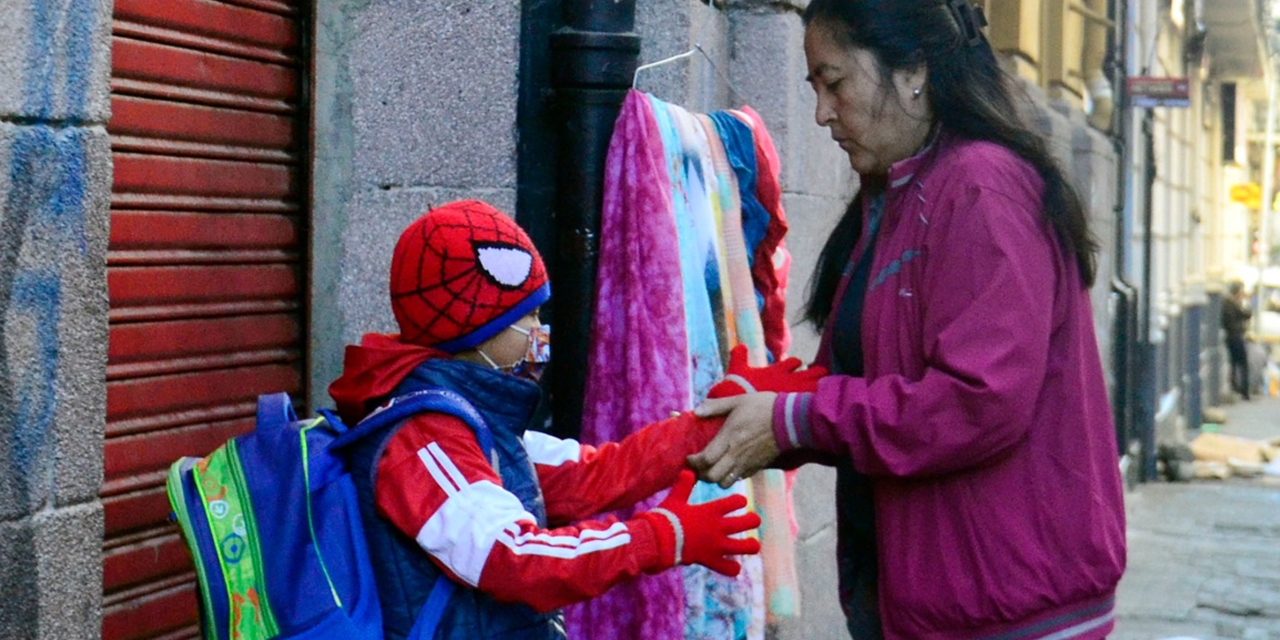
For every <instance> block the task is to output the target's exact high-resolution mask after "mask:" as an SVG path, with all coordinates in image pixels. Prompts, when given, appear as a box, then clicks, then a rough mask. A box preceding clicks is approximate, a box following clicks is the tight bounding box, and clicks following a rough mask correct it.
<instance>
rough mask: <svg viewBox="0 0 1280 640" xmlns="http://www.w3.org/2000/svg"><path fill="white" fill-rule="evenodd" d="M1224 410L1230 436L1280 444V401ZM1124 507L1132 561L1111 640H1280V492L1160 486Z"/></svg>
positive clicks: (1248, 483) (1261, 484) (1130, 497)
mask: <svg viewBox="0 0 1280 640" xmlns="http://www.w3.org/2000/svg"><path fill="white" fill-rule="evenodd" d="M1224 408H1225V409H1226V412H1227V416H1228V419H1227V421H1226V423H1225V424H1223V425H1222V432H1223V433H1226V434H1229V435H1236V436H1242V437H1246V438H1254V439H1265V438H1271V437H1275V436H1280V399H1276V398H1268V397H1262V398H1256V399H1254V400H1253V401H1251V402H1241V403H1237V404H1234V405H1228V406H1226V407H1224ZM1125 500H1126V503H1127V512H1128V532H1129V536H1128V537H1129V562H1128V569H1127V570H1126V572H1125V576H1124V579H1123V580H1122V581H1121V582H1120V591H1119V595H1118V597H1117V602H1116V616H1117V623H1116V629H1115V631H1114V632H1113V633H1112V634H1111V636H1110V638H1109V640H1159V639H1162V638H1170V637H1174V636H1189V637H1192V638H1197V639H1198V640H1220V639H1221V640H1225V639H1228V638H1231V639H1235V638H1241V639H1244V640H1280V484H1273V483H1271V482H1270V481H1264V480H1262V479H1242V478H1232V479H1230V480H1225V481H1223V480H1196V481H1193V482H1189V483H1167V482H1156V483H1151V484H1146V485H1140V486H1138V487H1137V488H1135V489H1133V490H1132V491H1130V492H1128V494H1127V495H1126V496H1125Z"/></svg>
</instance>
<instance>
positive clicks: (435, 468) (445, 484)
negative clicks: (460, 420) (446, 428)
mask: <svg viewBox="0 0 1280 640" xmlns="http://www.w3.org/2000/svg"><path fill="white" fill-rule="evenodd" d="M435 444H436V443H434V442H432V443H431V444H430V445H427V446H428V447H430V446H435ZM439 448H440V447H438V446H436V449H439ZM445 458H446V459H448V456H445ZM418 459H419V460H421V461H422V466H424V467H426V468H427V472H428V473H430V474H431V477H432V479H434V480H435V481H436V484H438V485H440V488H441V489H444V492H445V493H447V494H449V497H450V498H452V497H453V496H456V495H458V491H459V490H460V489H461V487H462V486H465V485H466V483H465V482H464V483H462V485H459V484H457V483H455V482H454V481H453V480H451V479H449V476H447V475H446V474H445V472H444V469H441V468H440V463H439V462H437V461H436V458H435V456H433V455H431V452H429V451H428V450H427V447H423V448H421V449H418Z"/></svg>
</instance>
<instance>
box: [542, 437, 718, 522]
mask: <svg viewBox="0 0 1280 640" xmlns="http://www.w3.org/2000/svg"><path fill="white" fill-rule="evenodd" d="M723 424H724V419H723V418H715V419H705V420H703V419H698V418H696V417H694V415H693V414H692V413H691V412H685V413H682V414H680V415H679V416H676V417H673V418H668V419H666V420H662V421H660V422H655V423H653V424H650V425H648V426H646V427H645V428H643V429H641V430H639V431H637V432H635V433H633V434H631V435H629V436H627V437H626V438H624V439H623V440H622V442H610V443H606V444H603V445H601V446H599V447H593V446H590V445H584V444H580V443H578V442H577V441H575V440H560V439H558V438H555V437H552V436H549V435H547V434H545V433H540V432H536V431H528V432H526V433H525V437H524V442H525V449H526V450H527V451H528V452H529V459H530V460H532V461H533V464H534V468H535V469H536V470H537V472H538V482H539V484H541V485H542V494H543V497H544V498H545V499H546V504H547V520H548V521H549V522H551V523H553V524H554V523H565V522H572V521H574V520H580V519H582V518H587V517H590V516H593V515H596V514H598V513H602V512H604V511H610V510H613V509H620V508H623V507H629V506H631V505H634V504H635V503H637V502H639V501H641V500H643V499H645V498H648V497H650V496H652V495H653V494H655V493H657V492H658V491H661V490H663V489H666V488H669V487H670V486H671V485H672V484H674V483H675V481H676V476H677V475H679V473H680V470H681V469H683V468H685V467H686V464H685V457H686V456H689V455H692V454H694V453H697V452H699V451H702V449H703V448H705V447H706V446H707V443H709V442H711V439H712V438H713V437H715V435H716V433H717V432H718V431H719V430H720V426H721V425H723Z"/></svg>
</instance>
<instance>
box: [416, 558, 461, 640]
mask: <svg viewBox="0 0 1280 640" xmlns="http://www.w3.org/2000/svg"><path fill="white" fill-rule="evenodd" d="M456 586H457V585H455V584H454V582H453V580H450V579H449V577H448V576H446V575H444V574H443V573H442V574H440V577H439V578H436V583H435V584H434V585H432V587H431V595H429V596H427V602H426V604H424V605H422V609H421V610H420V611H418V619H417V620H414V622H413V628H412V629H410V630H409V635H408V636H407V637H406V638H405V640H431V639H432V638H434V637H435V635H436V627H439V626H440V620H441V618H444V608H445V606H446V605H448V604H449V598H451V597H453V591H454V588H455V587H456Z"/></svg>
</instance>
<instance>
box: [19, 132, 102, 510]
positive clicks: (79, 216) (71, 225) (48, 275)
mask: <svg viewBox="0 0 1280 640" xmlns="http://www.w3.org/2000/svg"><path fill="white" fill-rule="evenodd" d="M88 140H89V133H88V132H87V131H85V130H83V129H79V128H64V129H54V128H51V127H47V126H32V127H22V128H21V129H20V130H19V132H18V135H16V136H15V137H14V139H13V144H12V145H11V152H12V156H11V158H10V188H9V191H8V193H7V194H6V197H5V202H4V208H3V211H4V212H5V215H4V216H3V217H0V238H4V239H5V242H2V243H0V336H4V337H5V338H6V339H8V340H5V341H0V407H13V408H14V411H15V413H14V414H13V416H14V418H15V421H16V423H15V424H14V428H13V429H12V430H11V433H10V436H9V438H10V440H9V443H8V445H9V450H10V453H11V455H12V457H11V460H12V465H11V467H10V468H9V469H7V470H0V471H6V472H7V473H10V474H12V475H11V477H10V480H11V483H10V484H11V486H12V487H13V488H14V490H15V491H16V494H17V495H18V496H19V498H18V499H19V501H20V503H22V504H24V505H27V506H30V505H32V504H36V503H38V501H39V500H40V499H41V496H42V495H43V493H44V491H45V487H46V486H47V485H45V484H43V483H42V482H41V480H40V478H41V477H43V475H44V471H45V464H46V462H47V460H49V459H50V456H51V455H52V454H51V452H50V450H49V447H50V444H49V440H50V438H51V435H50V434H51V432H52V429H53V422H54V415H55V413H56V410H57V404H58V403H57V400H58V391H57V390H58V386H57V383H58V362H59V346H60V345H59V341H58V323H59V319H60V316H61V311H62V274H61V268H62V265H63V264H64V263H65V259H63V260H62V261H61V262H60V261H59V259H60V258H62V257H63V256H64V255H67V254H66V253H65V252H66V251H68V250H69V249H70V247H71V246H72V245H73V244H74V246H76V248H77V249H78V250H79V252H80V255H81V256H84V255H86V254H87V246H86V244H87V243H86V239H85V222H84V220H85V218H84V204H85V189H86V183H87V179H86V175H85V174H86V172H87V170H88V158H87V157H86V151H85V149H86V145H87V141H88ZM63 247H65V249H62V248H63ZM24 249H25V251H24ZM15 336H16V337H18V340H19V342H11V341H9V340H13V339H14V337H15ZM18 345H22V347H25V348H26V350H22V348H21V347H18ZM15 348H16V353H20V354H22V356H23V357H22V358H21V359H20V360H17V361H13V360H11V358H12V356H13V355H14V353H15Z"/></svg>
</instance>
